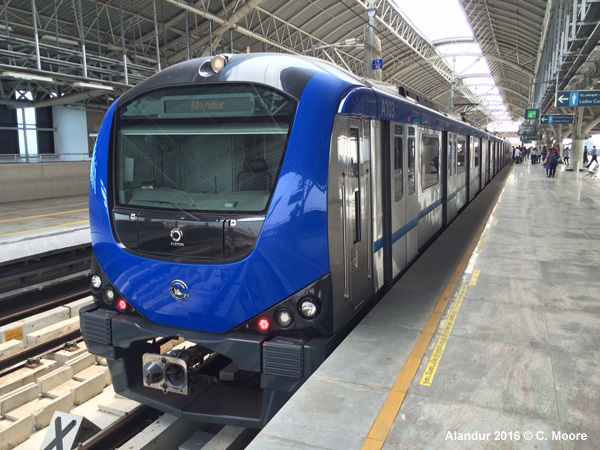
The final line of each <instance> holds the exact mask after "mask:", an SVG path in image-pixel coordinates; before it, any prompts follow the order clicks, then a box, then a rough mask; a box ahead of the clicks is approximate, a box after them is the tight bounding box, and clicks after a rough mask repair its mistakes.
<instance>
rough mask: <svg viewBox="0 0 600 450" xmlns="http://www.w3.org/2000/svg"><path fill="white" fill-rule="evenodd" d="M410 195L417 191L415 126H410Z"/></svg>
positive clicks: (408, 187)
mask: <svg viewBox="0 0 600 450" xmlns="http://www.w3.org/2000/svg"><path fill="white" fill-rule="evenodd" d="M407 144H408V149H407V150H408V186H407V190H408V195H414V193H415V184H416V179H415V127H408V140H407Z"/></svg>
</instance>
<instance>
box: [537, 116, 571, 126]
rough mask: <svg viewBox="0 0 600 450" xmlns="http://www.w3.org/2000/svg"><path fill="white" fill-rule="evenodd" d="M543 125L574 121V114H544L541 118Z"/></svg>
mask: <svg viewBox="0 0 600 450" xmlns="http://www.w3.org/2000/svg"><path fill="white" fill-rule="evenodd" d="M540 123H541V124H542V125H554V124H561V123H573V114H553V115H550V114H542V118H541V119H540Z"/></svg>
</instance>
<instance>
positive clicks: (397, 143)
mask: <svg viewBox="0 0 600 450" xmlns="http://www.w3.org/2000/svg"><path fill="white" fill-rule="evenodd" d="M398 128H400V133H402V126H398V125H396V136H394V162H393V164H394V200H395V201H397V202H399V201H400V200H402V197H403V196H404V192H403V191H404V189H403V187H404V180H403V173H402V167H403V166H404V163H403V161H402V159H403V152H404V142H403V141H402V136H398V135H397V134H398Z"/></svg>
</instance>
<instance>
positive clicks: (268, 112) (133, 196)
mask: <svg viewBox="0 0 600 450" xmlns="http://www.w3.org/2000/svg"><path fill="white" fill-rule="evenodd" d="M294 111H295V103H294V102H293V101H291V100H290V99H288V98H286V97H284V96H282V95H280V94H278V93H277V92H275V91H272V90H270V89H267V88H264V87H261V86H254V85H248V84H246V85H244V84H239V85H234V84H231V85H211V86H208V85H206V86H185V87H174V88H165V89H162V90H157V91H152V92H149V93H146V94H144V95H143V96H141V97H137V98H135V99H133V100H132V101H130V102H128V103H126V104H124V105H122V106H120V107H118V108H117V112H116V114H115V117H116V130H117V133H116V138H115V142H114V147H113V160H114V168H115V175H116V176H115V185H114V191H115V196H114V199H115V204H116V205H118V206H126V207H127V206H131V207H136V208H139V207H148V208H154V209H167V210H179V209H185V210H192V211H211V212H259V211H264V210H265V209H266V207H267V204H268V202H269V199H270V197H271V195H272V193H273V191H274V189H275V184H276V183H275V180H276V177H277V174H278V173H279V170H280V166H281V164H282V161H283V155H284V152H285V148H286V143H287V139H288V134H289V130H290V129H291V123H292V119H293V115H294Z"/></svg>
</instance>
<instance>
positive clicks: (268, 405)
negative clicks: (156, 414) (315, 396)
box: [81, 54, 510, 427]
mask: <svg viewBox="0 0 600 450" xmlns="http://www.w3.org/2000/svg"><path fill="white" fill-rule="evenodd" d="M507 161H510V147H509V145H508V143H507V142H506V141H503V140H501V139H498V138H496V137H494V136H493V135H490V134H487V133H485V132H483V131H481V130H478V129H476V128H473V127H471V126H469V125H468V124H466V123H463V122H461V121H457V120H455V119H453V118H450V117H447V116H445V115H443V114H440V113H437V112H435V111H432V110H430V109H428V108H425V107H423V106H420V105H417V104H415V103H414V102H411V101H408V100H407V99H405V98H403V97H401V96H399V95H395V94H393V93H389V92H386V91H385V90H383V89H380V88H377V87H374V86H372V85H371V84H370V83H369V82H367V81H364V80H361V79H360V78H358V77H355V76H354V75H352V74H350V73H348V72H346V71H344V70H342V69H340V68H338V67H336V66H334V65H332V64H329V63H327V62H325V61H322V60H317V59H313V58H308V57H298V56H290V55H282V54H244V55H218V56H214V57H210V58H202V59H197V60H192V61H187V62H184V63H181V64H177V65H175V66H173V67H170V68H168V69H166V70H164V71H162V72H160V73H158V74H156V75H154V76H152V77H150V78H148V79H147V80H146V81H144V82H142V83H140V84H139V85H138V86H136V87H134V88H132V89H131V90H130V91H129V92H127V93H126V94H125V95H123V96H122V97H121V98H120V99H118V100H117V101H116V102H115V104H114V105H112V107H111V108H110V110H109V111H108V113H107V114H106V117H105V119H104V122H103V124H102V127H101V130H100V133H99V135H98V139H97V142H96V148H95V152H94V158H93V161H92V169H91V184H90V227H91V234H92V243H93V250H94V258H93V263H92V274H93V275H92V293H93V296H94V304H93V305H91V306H88V307H86V308H84V309H83V310H82V311H81V330H82V334H83V337H84V340H85V343H86V344H87V347H88V348H89V350H90V351H91V352H92V353H93V354H96V355H100V356H103V357H105V358H106V359H107V360H108V366H109V368H110V373H111V376H112V380H113V384H114V388H115V390H116V391H117V392H118V393H121V394H123V395H125V396H127V397H130V398H133V399H135V400H137V401H140V402H142V403H145V404H147V405H150V406H152V407H155V408H157V409H160V410H163V411H165V412H168V413H170V414H173V415H175V416H180V417H183V418H185V419H191V420H198V421H206V422H215V423H229V424H237V425H242V426H251V427H261V426H263V425H264V424H265V423H266V422H267V421H268V420H269V419H270V418H271V417H272V416H273V414H275V412H277V410H278V409H279V408H280V407H281V406H282V405H283V404H284V403H285V402H286V401H287V400H288V399H289V397H290V396H291V395H292V394H293V393H294V391H295V390H296V389H297V388H298V387H299V386H300V385H301V384H302V383H303V382H304V381H305V380H306V379H307V378H308V377H309V376H310V375H311V374H312V373H313V372H314V371H315V370H316V369H317V367H319V365H320V364H321V363H322V362H323V361H324V360H325V358H326V357H327V356H328V355H329V354H330V353H331V352H332V351H333V350H334V348H335V347H336V346H337V345H338V344H339V343H340V342H341V340H342V339H343V338H344V337H345V336H346V335H347V334H348V333H349V331H350V330H351V328H352V327H353V326H354V325H355V322H356V321H357V320H356V318H357V317H358V316H360V314H361V312H363V313H364V311H365V310H366V309H365V308H366V307H368V306H369V305H371V304H372V303H373V302H374V301H376V300H377V299H378V298H380V297H381V295H382V294H383V293H384V292H385V291H386V290H387V289H388V288H389V287H390V286H391V284H392V283H393V282H394V281H395V280H396V279H397V278H398V277H399V276H400V275H401V273H402V272H403V270H405V269H406V267H407V265H408V264H409V263H410V262H411V261H413V260H414V259H415V258H416V257H417V256H418V255H419V252H420V251H422V250H423V248H424V247H425V246H426V245H427V244H428V243H429V242H430V241H431V240H432V239H433V238H435V237H436V235H437V234H438V233H439V232H440V231H441V230H442V229H443V228H444V227H445V226H446V225H447V224H448V223H449V222H450V221H451V220H452V219H453V218H454V217H455V216H456V215H457V214H458V213H459V211H460V210H461V208H463V207H464V206H465V205H466V204H467V203H468V202H469V201H470V200H471V199H472V198H473V197H474V196H475V195H476V194H477V193H478V192H479V191H480V190H481V189H483V188H484V187H485V186H486V184H487V183H488V182H489V181H490V180H491V178H492V177H493V176H494V175H495V174H496V173H497V172H498V171H499V170H500V169H501V168H502V167H503V166H504V165H505V164H506V163H507Z"/></svg>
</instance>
